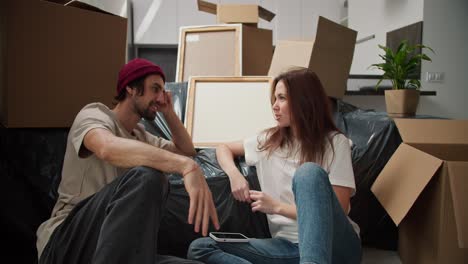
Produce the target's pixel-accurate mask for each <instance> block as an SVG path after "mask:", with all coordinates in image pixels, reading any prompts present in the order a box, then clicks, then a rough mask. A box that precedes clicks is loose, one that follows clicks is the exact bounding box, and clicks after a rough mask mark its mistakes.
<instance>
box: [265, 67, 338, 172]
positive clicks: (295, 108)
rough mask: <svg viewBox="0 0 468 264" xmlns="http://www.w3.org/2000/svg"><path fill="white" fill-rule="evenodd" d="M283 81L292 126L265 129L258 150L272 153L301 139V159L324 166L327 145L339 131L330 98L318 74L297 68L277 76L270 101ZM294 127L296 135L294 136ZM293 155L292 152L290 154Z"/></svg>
mask: <svg viewBox="0 0 468 264" xmlns="http://www.w3.org/2000/svg"><path fill="white" fill-rule="evenodd" d="M279 81H282V82H283V83H284V85H285V86H286V89H287V99H288V105H289V110H290V114H291V125H290V126H289V127H285V128H280V127H278V126H276V127H272V128H269V129H267V130H266V141H265V142H264V143H263V144H259V146H258V147H259V150H261V151H264V150H265V151H267V152H268V154H269V155H270V154H271V153H272V152H273V151H275V150H276V149H278V148H283V147H288V148H289V150H290V151H291V150H292V146H293V141H294V139H296V140H297V141H298V142H299V146H300V147H299V161H300V164H303V163H304V162H316V163H318V164H321V165H322V162H323V160H324V155H325V151H326V147H327V144H330V146H332V151H333V154H334V150H333V143H332V140H331V137H330V135H332V133H331V132H333V131H336V132H339V131H338V128H337V127H336V126H335V123H334V121H333V118H332V114H331V107H330V102H329V99H328V97H327V95H326V93H325V91H324V89H323V86H322V83H321V82H320V80H319V78H318V76H317V75H316V74H315V73H314V72H312V71H311V70H309V69H294V70H290V71H288V72H285V73H282V74H280V75H279V76H277V77H276V78H275V79H274V81H273V83H272V89H271V104H272V106H273V104H274V103H275V88H276V84H277V83H278V82H279ZM293 129H294V131H295V135H294V136H295V138H293ZM289 154H291V152H290V153H289Z"/></svg>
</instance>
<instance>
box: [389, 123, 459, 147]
mask: <svg viewBox="0 0 468 264" xmlns="http://www.w3.org/2000/svg"><path fill="white" fill-rule="evenodd" d="M394 121H395V124H396V126H397V127H398V131H399V132H400V135H401V138H402V139H403V142H406V143H409V144H425V143H427V144H468V120H444V119H404V118H399V119H394Z"/></svg>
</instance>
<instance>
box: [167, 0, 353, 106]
mask: <svg viewBox="0 0 468 264" xmlns="http://www.w3.org/2000/svg"><path fill="white" fill-rule="evenodd" d="M198 8H199V10H201V11H204V12H208V13H212V14H215V15H216V16H217V21H218V23H221V24H217V25H210V26H196V27H182V28H181V29H180V39H179V52H178V61H177V77H176V80H177V81H188V80H189V78H190V76H252V75H264V76H266V75H268V76H273V77H274V76H276V75H278V74H279V73H280V72H283V71H286V70H288V69H290V68H291V67H298V66H299V67H308V68H311V69H312V70H313V71H315V72H316V73H317V74H318V75H319V77H320V79H321V81H322V83H323V85H324V87H325V89H326V91H327V93H328V95H329V96H331V97H335V98H342V97H343V96H344V92H345V90H346V82H347V80H348V75H349V70H350V68H351V62H352V58H353V53H354V46H355V43H356V35H357V33H356V32H355V31H354V30H351V29H349V28H347V27H344V26H341V25H339V24H336V23H334V22H332V21H330V20H327V19H325V18H323V17H320V18H319V22H318V30H317V34H316V38H315V41H279V42H278V43H277V45H276V48H275V51H274V54H273V46H272V44H273V42H272V35H273V34H272V31H271V30H268V29H261V28H258V27H257V24H258V21H259V19H260V18H262V19H265V20H267V21H271V20H272V19H273V18H274V16H275V14H274V13H272V12H270V11H268V10H266V9H265V8H263V7H261V6H258V5H235V4H218V5H217V4H213V3H210V2H207V1H201V0H198Z"/></svg>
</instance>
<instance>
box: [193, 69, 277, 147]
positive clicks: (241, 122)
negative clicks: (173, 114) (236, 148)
mask: <svg viewBox="0 0 468 264" xmlns="http://www.w3.org/2000/svg"><path fill="white" fill-rule="evenodd" d="M271 83H272V78H271V77H192V78H191V79H190V82H189V87H188V97H187V107H186V115H185V125H186V128H187V131H188V133H189V135H190V136H191V137H192V140H193V143H194V145H195V147H197V148H209V147H216V146H217V145H218V144H219V143H223V142H230V141H237V140H243V139H244V138H246V137H250V136H254V135H255V134H258V133H259V132H261V131H262V130H264V129H266V128H269V127H273V126H275V125H276V121H275V120H274V118H273V113H272V110H271V101H270V94H271Z"/></svg>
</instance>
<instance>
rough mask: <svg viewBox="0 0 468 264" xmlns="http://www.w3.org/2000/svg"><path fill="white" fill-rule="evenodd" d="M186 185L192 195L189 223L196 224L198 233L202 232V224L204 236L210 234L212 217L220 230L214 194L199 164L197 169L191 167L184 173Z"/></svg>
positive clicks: (195, 228) (195, 227)
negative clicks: (209, 227) (209, 226)
mask: <svg viewBox="0 0 468 264" xmlns="http://www.w3.org/2000/svg"><path fill="white" fill-rule="evenodd" d="M184 185H185V189H186V190H187V192H188V194H189V197H190V208H189V215H188V223H189V224H194V230H195V232H197V233H198V232H200V225H202V228H201V230H202V234H203V236H206V235H207V234H208V225H209V221H210V219H211V221H212V222H213V225H214V227H215V228H216V230H218V229H219V221H218V214H217V212H216V207H215V206H214V203H213V196H212V195H211V191H210V189H209V188H208V184H207V183H206V180H205V176H203V172H202V170H201V169H200V167H198V166H197V168H196V169H191V170H189V171H188V172H187V173H186V174H184Z"/></svg>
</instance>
